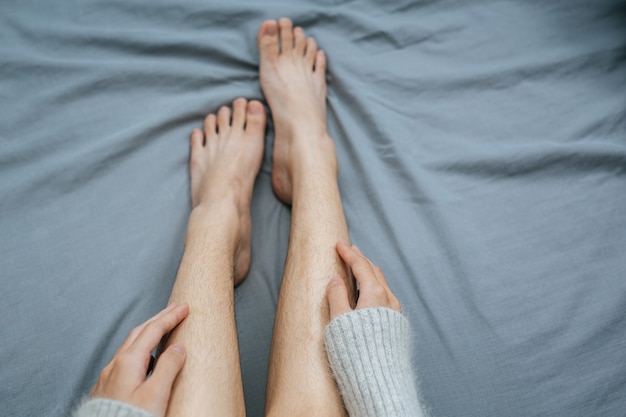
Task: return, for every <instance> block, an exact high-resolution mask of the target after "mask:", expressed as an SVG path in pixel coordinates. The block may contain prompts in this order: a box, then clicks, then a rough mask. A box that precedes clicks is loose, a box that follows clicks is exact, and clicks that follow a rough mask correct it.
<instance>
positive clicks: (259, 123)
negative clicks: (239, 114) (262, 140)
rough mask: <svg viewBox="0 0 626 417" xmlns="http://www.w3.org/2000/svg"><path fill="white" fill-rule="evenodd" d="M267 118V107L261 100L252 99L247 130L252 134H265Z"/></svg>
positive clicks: (247, 115) (249, 106) (247, 118)
mask: <svg viewBox="0 0 626 417" xmlns="http://www.w3.org/2000/svg"><path fill="white" fill-rule="evenodd" d="M266 118H267V115H266V114H265V108H264V107H263V104H261V102H260V101H257V100H252V101H251V102H249V103H248V112H247V114H246V132H249V133H251V134H252V135H259V136H263V134H264V133H265V122H266Z"/></svg>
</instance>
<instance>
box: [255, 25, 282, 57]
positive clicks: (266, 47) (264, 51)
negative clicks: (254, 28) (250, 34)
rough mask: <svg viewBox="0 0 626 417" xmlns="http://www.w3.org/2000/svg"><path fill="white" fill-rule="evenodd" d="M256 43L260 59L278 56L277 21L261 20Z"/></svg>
mask: <svg viewBox="0 0 626 417" xmlns="http://www.w3.org/2000/svg"><path fill="white" fill-rule="evenodd" d="M257 44H258V45H259V52H260V55H261V59H262V60H264V59H270V60H271V59H276V58H277V57H278V23H276V21H275V20H266V21H265V22H263V24H262V25H261V28H260V29H259V34H258V36H257Z"/></svg>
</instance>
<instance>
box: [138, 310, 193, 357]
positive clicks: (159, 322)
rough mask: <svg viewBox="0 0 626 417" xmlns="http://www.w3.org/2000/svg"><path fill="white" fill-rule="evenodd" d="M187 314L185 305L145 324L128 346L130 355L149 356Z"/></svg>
mask: <svg viewBox="0 0 626 417" xmlns="http://www.w3.org/2000/svg"><path fill="white" fill-rule="evenodd" d="M188 313H189V306H188V305H187V304H183V305H179V306H175V307H174V308H173V309H171V310H169V311H167V312H166V313H165V314H163V315H162V316H160V317H158V318H157V319H155V320H152V321H150V322H149V323H147V324H146V325H145V326H144V328H143V329H142V330H141V333H139V335H138V336H137V338H136V339H135V341H134V342H133V343H132V344H131V345H130V346H129V348H128V349H129V351H130V353H131V354H141V355H143V354H146V355H149V354H150V352H151V351H152V350H154V348H156V347H157V345H158V344H159V342H160V341H161V339H162V338H163V336H165V335H166V334H167V333H169V332H170V331H172V330H173V329H174V327H176V326H177V325H178V324H179V323H180V322H181V321H183V319H184V318H185V317H187V314H188Z"/></svg>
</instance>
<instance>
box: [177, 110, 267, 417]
mask: <svg viewBox="0 0 626 417" xmlns="http://www.w3.org/2000/svg"><path fill="white" fill-rule="evenodd" d="M265 120H266V116H265V112H264V109H263V105H262V104H261V103H259V102H257V101H252V102H250V103H247V102H246V100H244V99H237V100H235V101H234V102H233V111H232V115H231V111H230V109H229V108H227V107H222V108H221V109H220V110H219V112H218V114H217V116H216V115H213V114H210V115H208V116H207V117H206V119H205V121H204V132H202V131H201V130H199V129H195V130H194V131H193V133H192V135H191V160H190V173H191V191H192V203H193V210H192V212H191V215H190V217H189V224H188V227H187V235H186V237H185V252H184V254H183V259H182V262H181V265H180V268H179V270H178V275H177V276H176V282H175V283H174V288H173V289H172V295H171V297H170V301H171V302H175V303H187V304H189V307H190V312H189V316H188V317H187V319H186V320H185V321H184V322H183V323H182V324H181V325H180V326H179V327H178V328H177V329H176V330H175V331H174V332H173V333H172V335H171V336H170V338H169V341H168V343H180V344H182V345H183V346H185V348H186V351H187V358H186V362H185V365H184V367H183V370H182V371H181V373H180V375H179V376H178V379H177V380H176V383H175V385H174V390H173V392H172V398H171V401H170V406H169V409H168V416H181V417H182V416H184V417H193V416H200V415H207V414H208V413H211V414H214V415H223V416H243V415H245V408H244V399H243V388H242V382H241V370H240V365H239V348H238V343H237V330H236V327H235V311H234V300H233V291H234V286H235V285H236V284H238V283H239V282H241V281H242V280H243V278H244V277H245V275H246V274H247V271H248V268H249V265H250V201H251V198H252V187H253V185H254V180H255V178H256V175H257V173H258V171H259V169H260V167H261V160H262V154H263V139H264V134H265Z"/></svg>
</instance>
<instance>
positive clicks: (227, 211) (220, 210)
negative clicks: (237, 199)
mask: <svg viewBox="0 0 626 417" xmlns="http://www.w3.org/2000/svg"><path fill="white" fill-rule="evenodd" d="M239 227H240V222H239V214H238V210H237V207H236V205H235V204H234V203H233V202H229V201H228V200H223V201H220V202H217V203H206V202H203V203H200V204H198V205H197V206H196V207H194V208H193V209H192V210H191V214H190V215H189V221H188V225H187V234H188V235H189V234H193V233H194V232H196V231H198V232H202V233H204V232H206V231H209V232H210V233H222V232H225V233H232V234H233V235H236V234H237V232H238V230H239Z"/></svg>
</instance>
